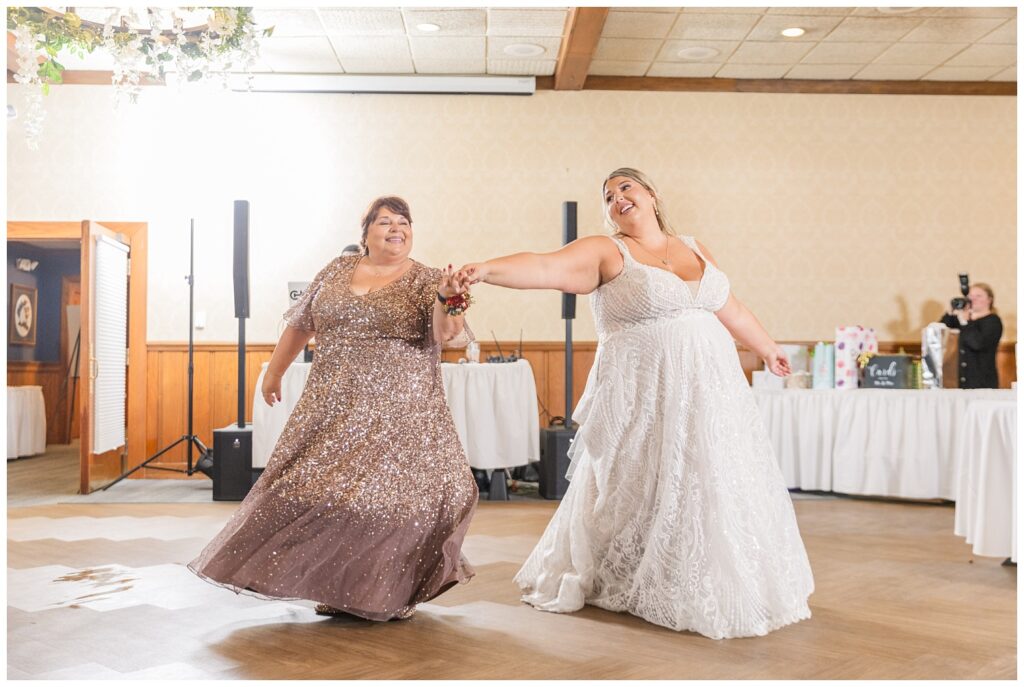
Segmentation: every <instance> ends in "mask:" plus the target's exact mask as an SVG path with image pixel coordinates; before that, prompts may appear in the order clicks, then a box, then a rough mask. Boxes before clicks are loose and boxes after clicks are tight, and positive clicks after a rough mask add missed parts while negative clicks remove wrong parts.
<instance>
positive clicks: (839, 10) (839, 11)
mask: <svg viewBox="0 0 1024 687" xmlns="http://www.w3.org/2000/svg"><path fill="white" fill-rule="evenodd" d="M852 11H853V8H852V7H769V8H768V14H800V15H814V14H822V15H832V16H845V15H847V14H849V13H850V12H852Z"/></svg>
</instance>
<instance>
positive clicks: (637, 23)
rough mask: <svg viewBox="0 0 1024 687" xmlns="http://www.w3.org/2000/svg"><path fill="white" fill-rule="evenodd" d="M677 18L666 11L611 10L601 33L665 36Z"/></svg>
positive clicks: (630, 35) (616, 36)
mask: <svg viewBox="0 0 1024 687" xmlns="http://www.w3.org/2000/svg"><path fill="white" fill-rule="evenodd" d="M675 20H676V15H674V14H667V13H665V12H618V11H616V10H614V9H613V10H611V11H610V12H609V13H608V18H607V19H606V20H605V22H604V29H603V30H602V31H601V35H602V36H604V37H606V38H664V37H665V36H666V35H668V32H669V29H671V28H672V24H673V23H674V22H675Z"/></svg>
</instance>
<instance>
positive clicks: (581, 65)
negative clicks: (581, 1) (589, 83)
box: [554, 7, 608, 91]
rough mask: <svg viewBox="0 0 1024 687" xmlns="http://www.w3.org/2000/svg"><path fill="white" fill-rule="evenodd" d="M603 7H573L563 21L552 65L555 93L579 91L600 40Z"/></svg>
mask: <svg viewBox="0 0 1024 687" xmlns="http://www.w3.org/2000/svg"><path fill="white" fill-rule="evenodd" d="M607 18H608V8H607V7H573V8H571V9H570V10H569V16H568V17H567V18H566V20H565V35H564V36H563V37H562V46H561V48H560V49H559V51H558V62H557V64H556V65H555V77H554V88H555V90H556V91H578V90H580V89H582V88H583V84H584V83H585V82H586V80H587V72H588V71H590V62H591V61H592V60H593V59H594V52H595V51H596V50H597V42H598V41H599V40H600V39H601V32H602V31H603V30H604V22H605V20H606V19H607Z"/></svg>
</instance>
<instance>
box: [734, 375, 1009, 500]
mask: <svg viewBox="0 0 1024 687" xmlns="http://www.w3.org/2000/svg"><path fill="white" fill-rule="evenodd" d="M753 393H754V398H755V399H756V400H757V403H758V406H759V408H760V409H761V415H762V417H763V418H764V421H765V425H766V427H767V429H768V434H769V436H770V438H771V441H772V445H773V447H774V449H775V454H776V457H777V458H778V460H779V465H780V467H781V469H782V474H783V476H784V478H785V480H786V486H788V487H790V488H800V489H815V490H824V491H836V492H840V493H845V494H863V495H872V496H893V497H900V498H914V499H934V498H942V499H950V500H952V499H954V498H955V496H956V489H955V485H956V477H957V471H958V467H959V450H958V449H959V440H960V434H961V432H962V431H963V420H964V417H965V415H966V412H967V405H968V403H969V402H971V401H973V400H986V399H987V400H1010V399H1013V398H1015V396H1014V394H1015V392H1014V391H1011V390H1003V389H974V390H961V389H905V390H904V389H854V390H848V391H840V390H836V389H785V390H781V391H776V390H764V389H755V390H754V391H753Z"/></svg>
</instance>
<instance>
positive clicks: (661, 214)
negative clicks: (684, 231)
mask: <svg viewBox="0 0 1024 687" xmlns="http://www.w3.org/2000/svg"><path fill="white" fill-rule="evenodd" d="M615 177H626V178H627V179H632V180H633V181H635V182H636V183H638V184H640V185H641V186H643V187H644V188H645V189H647V192H648V193H650V194H651V195H652V196H654V216H655V217H656V218H657V220H658V227H659V228H660V229H661V231H662V232H664V233H665V234H668V235H669V236H675V235H676V230H675V229H673V228H672V225H671V224H670V223H669V221H668V218H667V217H666V216H665V206H664V204H663V203H662V201H661V194H659V193H658V191H657V189H656V188H654V182H652V181H651V180H650V178H649V177H648V176H647V175H646V174H644V173H643V172H641V171H640V170H639V169H633V168H632V167H619V168H618V169H617V170H615V171H614V172H612V173H611V174H609V175H608V176H606V177H605V178H604V182H602V183H601V203H602V205H604V221H605V224H607V225H608V226H609V228H611V229H612V231H614V232H616V233H618V231H619V228H618V226H616V224H615V222H613V221H612V217H611V215H610V214H609V213H608V204H607V203H605V201H604V198H605V195H606V194H607V192H608V182H609V181H611V180H612V179H614V178H615Z"/></svg>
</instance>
